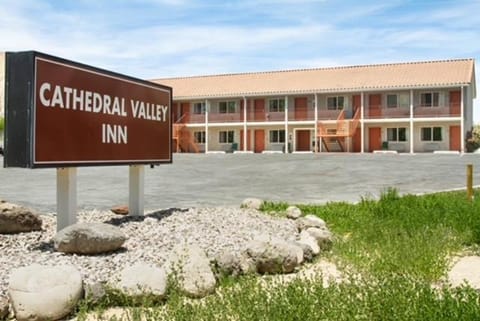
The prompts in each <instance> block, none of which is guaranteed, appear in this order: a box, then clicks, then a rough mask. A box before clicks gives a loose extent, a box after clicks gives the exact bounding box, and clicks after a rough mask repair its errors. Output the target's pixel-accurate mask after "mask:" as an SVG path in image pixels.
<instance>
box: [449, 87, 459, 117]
mask: <svg viewBox="0 0 480 321" xmlns="http://www.w3.org/2000/svg"><path fill="white" fill-rule="evenodd" d="M460 99H461V96H460V90H456V91H451V92H450V116H460Z"/></svg>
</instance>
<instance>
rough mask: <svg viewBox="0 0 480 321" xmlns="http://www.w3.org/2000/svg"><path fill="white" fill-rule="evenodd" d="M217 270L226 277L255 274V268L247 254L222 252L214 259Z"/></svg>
mask: <svg viewBox="0 0 480 321" xmlns="http://www.w3.org/2000/svg"><path fill="white" fill-rule="evenodd" d="M215 262H216V264H217V267H218V270H219V272H221V273H224V274H226V275H234V276H238V275H243V274H249V273H255V271H256V268H255V264H254V262H253V260H252V259H251V258H250V257H248V255H247V253H244V252H235V253H232V252H230V251H227V250H225V251H223V252H221V253H220V254H219V255H217V257H216V258H215Z"/></svg>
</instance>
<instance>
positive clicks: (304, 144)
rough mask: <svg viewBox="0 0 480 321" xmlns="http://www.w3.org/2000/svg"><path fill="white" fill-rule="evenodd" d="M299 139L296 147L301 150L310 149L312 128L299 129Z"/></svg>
mask: <svg viewBox="0 0 480 321" xmlns="http://www.w3.org/2000/svg"><path fill="white" fill-rule="evenodd" d="M296 132H297V137H296V139H297V141H296V146H295V148H296V149H297V151H299V152H306V151H309V150H310V130H297V131H296Z"/></svg>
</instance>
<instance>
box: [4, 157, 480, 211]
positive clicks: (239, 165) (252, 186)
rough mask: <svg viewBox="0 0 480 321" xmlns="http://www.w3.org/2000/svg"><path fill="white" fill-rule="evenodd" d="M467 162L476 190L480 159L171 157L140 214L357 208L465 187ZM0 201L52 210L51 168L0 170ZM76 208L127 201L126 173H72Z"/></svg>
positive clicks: (122, 169)
mask: <svg viewBox="0 0 480 321" xmlns="http://www.w3.org/2000/svg"><path fill="white" fill-rule="evenodd" d="M466 164H473V166H474V185H479V184H480V155H479V154H466V155H463V156H460V155H438V154H417V155H407V154H405V155H403V154H399V155H383V154H364V155H358V154H357V155H353V154H321V155H314V154H288V155H284V154H255V155H254V154H207V155H205V154H175V155H174V159H173V164H170V165H161V166H157V167H155V168H154V169H150V168H149V167H148V166H147V167H146V169H145V209H146V210H149V209H159V208H172V207H191V206H197V207H198V206H223V205H227V206H229V205H235V206H238V205H239V204H240V202H241V201H242V200H243V199H244V198H246V197H258V198H262V199H265V200H272V201H286V202H290V203H325V202H327V201H348V202H356V201H358V200H360V198H361V197H377V196H378V195H379V194H380V192H381V191H382V190H384V189H386V188H388V187H395V188H397V189H398V190H399V191H400V193H429V192H435V191H441V190H449V189H456V188H462V187H463V188H464V187H465V182H466ZM0 166H1V168H0V199H5V200H8V201H10V202H15V203H19V204H23V205H26V206H30V207H33V208H36V209H37V210H39V211H42V212H54V211H55V209H56V199H55V197H56V185H55V184H56V170H55V169H34V170H30V169H20V168H3V159H2V158H1V157H0ZM77 188H78V207H79V208H80V209H93V208H98V209H107V208H110V207H111V206H112V205H118V204H126V203H128V167H127V166H116V167H94V168H92V167H83V168H79V169H78V187H77Z"/></svg>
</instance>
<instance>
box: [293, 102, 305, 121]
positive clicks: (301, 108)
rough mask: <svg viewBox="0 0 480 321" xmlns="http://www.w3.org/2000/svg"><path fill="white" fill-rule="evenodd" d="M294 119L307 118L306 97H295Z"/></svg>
mask: <svg viewBox="0 0 480 321" xmlns="http://www.w3.org/2000/svg"><path fill="white" fill-rule="evenodd" d="M295 120H307V98H306V97H298V98H295Z"/></svg>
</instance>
